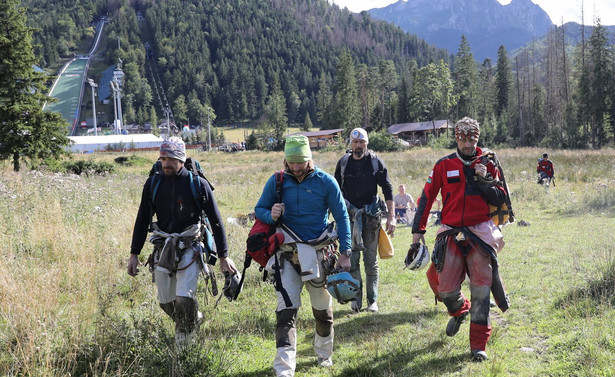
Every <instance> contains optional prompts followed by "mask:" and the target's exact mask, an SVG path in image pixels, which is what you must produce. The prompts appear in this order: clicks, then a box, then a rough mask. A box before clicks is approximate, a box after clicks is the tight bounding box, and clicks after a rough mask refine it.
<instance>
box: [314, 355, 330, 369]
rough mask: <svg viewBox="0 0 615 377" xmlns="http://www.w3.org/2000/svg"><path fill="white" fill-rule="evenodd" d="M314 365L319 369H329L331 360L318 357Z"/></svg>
mask: <svg viewBox="0 0 615 377" xmlns="http://www.w3.org/2000/svg"><path fill="white" fill-rule="evenodd" d="M316 363H317V364H318V366H319V367H323V368H331V367H332V366H333V360H331V358H330V357H327V358H326V359H325V358H324V357H319V358H318V360H317V361H316Z"/></svg>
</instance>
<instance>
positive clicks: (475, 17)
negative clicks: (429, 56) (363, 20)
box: [367, 0, 554, 60]
mask: <svg viewBox="0 0 615 377" xmlns="http://www.w3.org/2000/svg"><path fill="white" fill-rule="evenodd" d="M367 12H368V13H369V14H370V15H371V16H372V17H373V18H375V19H379V20H383V21H388V22H392V23H393V24H395V25H397V26H399V27H400V28H402V30H404V31H406V32H408V33H411V34H415V35H417V36H418V37H419V38H422V39H425V40H426V41H427V42H428V43H430V44H433V45H436V46H438V47H442V48H445V49H446V50H448V51H449V52H450V53H451V54H455V53H456V52H457V49H458V47H459V42H460V40H461V36H462V35H465V37H466V39H467V40H468V42H469V43H470V46H471V47H472V52H473V54H474V56H475V57H476V58H477V59H478V60H483V59H484V58H487V57H489V58H491V59H494V58H495V57H496V56H497V49H498V48H499V46H500V45H504V46H505V47H506V48H507V49H508V50H509V51H510V50H514V49H517V48H519V47H522V46H524V45H526V44H528V43H529V42H530V41H531V40H532V39H536V38H540V37H542V36H544V35H546V34H547V32H548V31H549V29H550V28H552V27H553V26H554V25H553V22H552V21H551V19H550V18H549V15H548V14H547V13H546V12H545V11H544V10H543V9H542V8H540V6H538V5H536V4H534V3H532V1H531V0H512V1H511V2H510V3H509V4H507V5H502V4H500V3H499V2H498V1H497V0H441V1H438V2H432V1H430V0H409V1H403V0H399V1H398V2H396V3H393V4H391V5H389V6H386V7H383V8H374V9H370V10H368V11H367Z"/></svg>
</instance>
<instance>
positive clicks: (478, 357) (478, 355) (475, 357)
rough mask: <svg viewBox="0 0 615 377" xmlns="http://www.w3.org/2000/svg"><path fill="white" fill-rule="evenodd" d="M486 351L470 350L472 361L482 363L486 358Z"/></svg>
mask: <svg viewBox="0 0 615 377" xmlns="http://www.w3.org/2000/svg"><path fill="white" fill-rule="evenodd" d="M487 359H488V357H487V352H485V351H483V350H472V361H476V362H477V363H482V362H483V361H485V360H487Z"/></svg>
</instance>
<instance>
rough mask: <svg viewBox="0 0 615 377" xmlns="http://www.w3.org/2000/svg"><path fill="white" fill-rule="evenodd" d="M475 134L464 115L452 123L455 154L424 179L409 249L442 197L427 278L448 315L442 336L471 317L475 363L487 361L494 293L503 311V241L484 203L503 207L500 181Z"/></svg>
mask: <svg viewBox="0 0 615 377" xmlns="http://www.w3.org/2000/svg"><path fill="white" fill-rule="evenodd" d="M479 135H480V128H479V124H478V122H477V121H476V120H474V119H471V118H468V117H465V118H463V119H461V120H460V121H458V122H457V124H456V125H455V138H456V141H457V151H456V152H455V153H453V154H450V155H448V156H446V157H443V158H441V159H440V160H439V161H438V162H436V164H435V166H434V167H433V169H432V171H431V173H430V174H429V177H428V178H427V182H426V183H425V187H424V188H423V193H422V194H421V198H420V199H419V205H418V210H417V213H416V216H415V220H414V225H413V227H412V233H413V244H412V246H411V249H418V248H419V247H420V244H419V241H420V239H421V238H422V237H423V235H424V233H425V227H426V225H427V220H428V218H429V208H431V206H432V204H433V202H434V200H435V199H436V196H437V195H438V194H441V197H442V226H441V227H440V228H439V229H438V233H437V236H436V245H435V246H434V250H433V257H432V261H434V263H432V264H431V266H430V267H429V269H428V270H427V279H428V281H429V285H430V287H431V288H432V290H433V291H434V293H435V294H436V297H437V298H438V299H440V300H441V301H442V302H443V303H444V305H445V306H446V308H447V309H448V313H449V315H450V316H451V318H450V320H449V322H448V325H447V327H446V335H448V336H454V335H455V334H457V332H458V331H459V327H460V326H461V324H462V323H463V322H464V321H465V319H466V317H467V316H468V314H470V317H471V320H470V350H471V356H472V359H473V360H475V361H483V360H486V359H487V353H486V352H485V348H486V345H487V341H488V340H489V337H490V335H491V320H490V317H489V307H490V294H491V293H492V292H493V295H494V298H495V300H496V303H497V304H498V306H499V307H500V308H501V309H502V310H503V311H504V310H506V309H508V297H507V296H506V293H505V292H504V289H503V287H502V284H501V280H500V278H499V274H498V268H497V252H499V251H500V250H501V249H502V248H503V247H504V239H503V236H502V232H501V231H500V228H499V227H498V226H497V225H495V223H494V222H493V221H492V219H491V217H490V216H489V212H490V211H489V205H490V204H491V205H496V206H497V205H500V204H503V203H504V202H505V200H506V191H505V189H504V187H503V186H502V185H500V184H499V183H500V178H501V177H500V175H499V170H498V169H497V168H496V166H495V163H494V162H493V161H491V160H488V159H487V158H486V157H485V158H483V151H482V150H481V149H480V148H478V147H477V144H478V138H479ZM466 275H468V276H469V278H470V295H471V298H470V300H468V299H467V298H466V297H464V295H463V294H462V292H461V283H462V282H463V281H464V280H465V278H466Z"/></svg>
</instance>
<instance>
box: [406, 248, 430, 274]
mask: <svg viewBox="0 0 615 377" xmlns="http://www.w3.org/2000/svg"><path fill="white" fill-rule="evenodd" d="M427 263H429V250H427V246H426V245H425V244H422V243H413V244H412V245H411V246H410V249H409V250H408V254H406V259H404V264H405V265H406V268H410V269H411V270H420V269H421V268H423V267H425V266H427Z"/></svg>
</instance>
